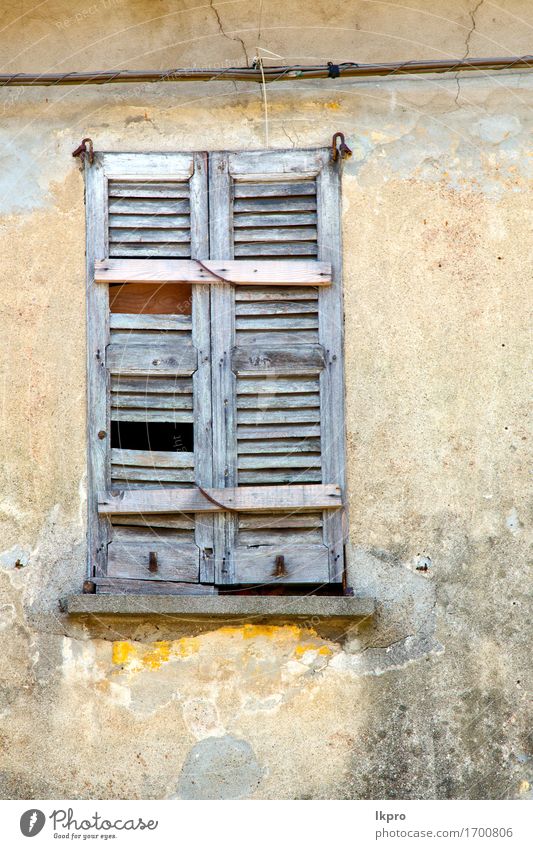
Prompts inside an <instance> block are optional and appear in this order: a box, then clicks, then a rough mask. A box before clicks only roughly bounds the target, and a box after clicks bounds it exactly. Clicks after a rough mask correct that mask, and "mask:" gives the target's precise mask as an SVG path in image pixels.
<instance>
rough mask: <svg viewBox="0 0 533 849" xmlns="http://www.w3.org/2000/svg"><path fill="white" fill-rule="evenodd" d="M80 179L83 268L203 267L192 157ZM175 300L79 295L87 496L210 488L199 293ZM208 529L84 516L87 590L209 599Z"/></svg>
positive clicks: (131, 291)
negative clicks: (168, 262) (126, 438)
mask: <svg viewBox="0 0 533 849" xmlns="http://www.w3.org/2000/svg"><path fill="white" fill-rule="evenodd" d="M87 180H88V182H87V195H88V208H90V209H91V210H92V211H93V212H94V211H95V210H96V211H98V209H99V208H100V209H101V210H102V211H103V214H101V215H98V214H97V215H94V216H93V217H92V218H91V220H90V221H89V231H90V232H89V234H88V244H90V245H91V246H92V252H93V255H92V256H88V262H89V268H91V266H92V265H94V260H98V259H104V258H106V257H111V258H113V259H131V258H133V259H137V258H142V259H145V260H151V259H160V258H171V259H188V258H195V257H204V258H205V257H208V212H207V163H206V157H205V155H204V154H161V155H147V154H146V155H145V154H132V155H128V154H101V155H99V156H98V158H97V161H96V163H95V164H94V165H93V166H92V167H91V168H90V169H88V174H87ZM182 289H183V287H182ZM117 290H118V291H117ZM167 290H168V291H167ZM179 291H180V290H179V289H178V290H176V288H175V287H174V289H173V288H172V287H169V286H168V285H167V284H165V283H164V282H163V281H162V282H161V284H158V283H157V282H156V283H154V284H152V289H151V290H148V289H147V288H146V287H144V288H141V289H140V290H139V289H138V288H137V289H136V287H135V284H118V285H117V284H116V285H115V286H114V287H113V286H111V287H110V288H109V289H108V287H107V286H102V285H101V284H98V283H96V284H94V283H93V284H92V285H91V286H90V293H89V329H90V334H89V347H90V351H89V354H90V356H91V357H92V358H93V359H95V360H96V364H97V367H96V369H93V370H92V371H93V376H92V379H91V386H90V398H89V414H90V417H89V430H90V433H89V437H90V444H91V460H90V477H91V480H90V488H89V489H90V492H91V494H93V493H95V492H98V491H109V490H110V491H114V490H119V491H122V492H124V491H132V490H150V491H153V490H154V489H156V490H160V489H166V488H171V487H180V488H190V487H193V486H194V484H195V483H199V484H200V485H203V486H210V485H211V483H212V478H211V475H212V471H211V405H210V338H209V291H208V290H207V289H206V288H205V287H192V290H191V294H190V297H189V298H188V300H187V298H185V300H184V299H183V293H182V295H181V301H180V299H179ZM136 299H137V302H139V303H140V304H141V306H140V307H139V303H136ZM139 299H140V300H139ZM117 303H118V304H119V307H118V311H117V307H116V304H117ZM114 305H115V306H114ZM139 425H140V428H141V430H140V431H139V430H138V426H139ZM182 426H185V427H182ZM132 427H133V428H136V427H137V430H136V431H134V432H135V433H139V432H141V433H143V432H144V431H145V432H146V434H147V440H148V445H146V446H143V448H142V449H139V448H135V447H134V448H132V447H126V448H124V447H122V440H121V437H122V436H123V434H124V433H127V432H128V431H127V428H132ZM157 428H163V431H161V430H160V431H158V430H157ZM173 428H174V429H173ZM158 432H159V433H161V432H163V433H165V434H166V435H167V441H168V440H169V438H170V437H169V434H170V435H171V434H172V433H177V434H178V436H176V437H172V439H173V443H172V444H170V445H168V446H167V447H168V448H169V449H170V450H156V449H159V444H158V445H157V446H156V445H154V440H153V437H152V436H151V435H153V434H157V433H158ZM182 432H186V433H187V439H185V440H184V439H183V437H182V436H179V434H180V433H182ZM117 435H118V436H117ZM115 437H116V438H117V439H118V443H119V444H118V446H117V445H114V446H113V445H112V439H113V438H115ZM180 440H181V443H180ZM92 497H94V496H93V495H92ZM212 524H213V522H212V518H211V517H209V516H196V515H195V514H194V513H180V512H172V513H171V512H169V513H168V514H158V515H157V516H146V515H144V514H143V512H142V511H140V510H136V511H133V512H132V513H131V514H126V513H122V514H116V515H110V516H109V517H107V518H106V517H104V518H102V517H100V518H98V517H97V518H93V519H92V521H91V528H90V531H91V553H92V563H93V569H94V580H95V581H96V583H97V589H98V591H104V592H105V591H117V589H118V590H123V591H128V590H130V591H131V590H139V589H142V591H143V592H147V591H148V592H149V591H158V592H160V591H162V590H164V591H169V592H173V591H174V592H175V591H183V590H186V591H188V592H199V591H209V589H208V588H207V587H206V588H205V589H204V588H202V587H201V586H200V585H199V582H200V581H202V582H205V583H209V582H211V583H212V581H213V568H212V560H211V558H210V556H209V555H210V552H211V549H212V547H213V540H212Z"/></svg>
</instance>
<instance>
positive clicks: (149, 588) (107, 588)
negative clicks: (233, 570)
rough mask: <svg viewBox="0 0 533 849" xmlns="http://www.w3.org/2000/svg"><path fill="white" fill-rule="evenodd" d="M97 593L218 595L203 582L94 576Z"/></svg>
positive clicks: (214, 589)
mask: <svg viewBox="0 0 533 849" xmlns="http://www.w3.org/2000/svg"><path fill="white" fill-rule="evenodd" d="M95 584H96V593H97V594H98V595H100V594H101V595H116V594H120V595H122V594H127V593H134V594H135V595H139V596H144V595H200V596H202V595H205V596H213V595H218V590H217V589H216V587H213V586H208V585H204V584H183V583H181V584H180V583H177V582H176V581H150V580H147V581H142V580H137V579H134V578H96V579H95Z"/></svg>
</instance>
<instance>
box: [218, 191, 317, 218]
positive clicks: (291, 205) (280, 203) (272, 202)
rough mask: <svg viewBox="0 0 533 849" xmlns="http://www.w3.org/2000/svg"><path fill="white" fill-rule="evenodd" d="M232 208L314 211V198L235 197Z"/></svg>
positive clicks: (266, 210) (240, 209)
mask: <svg viewBox="0 0 533 849" xmlns="http://www.w3.org/2000/svg"><path fill="white" fill-rule="evenodd" d="M233 210H234V212H235V213H238V212H248V213H250V212H256V213H265V212H266V213H268V212H276V213H278V214H279V213H280V212H307V211H309V212H316V198H315V197H313V196H312V195H309V196H308V197H301V196H295V197H285V198H278V197H276V198H236V199H235V202H234V205H233Z"/></svg>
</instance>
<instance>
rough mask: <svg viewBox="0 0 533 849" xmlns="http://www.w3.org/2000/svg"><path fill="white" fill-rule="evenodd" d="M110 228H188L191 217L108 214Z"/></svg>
mask: <svg viewBox="0 0 533 849" xmlns="http://www.w3.org/2000/svg"><path fill="white" fill-rule="evenodd" d="M309 223H312V222H309ZM108 224H109V227H111V228H117V227H119V228H121V229H122V228H124V229H127V230H131V229H132V228H135V229H144V228H145V227H147V228H149V229H153V228H154V227H155V226H157V229H158V230H166V229H170V230H175V229H180V230H181V229H185V230H189V228H190V226H191V218H190V216H189V215H161V216H156V215H142V214H141V215H124V214H122V213H119V214H117V215H110V216H109V221H108Z"/></svg>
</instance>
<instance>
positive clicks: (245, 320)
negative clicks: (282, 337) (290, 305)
mask: <svg viewBox="0 0 533 849" xmlns="http://www.w3.org/2000/svg"><path fill="white" fill-rule="evenodd" d="M235 329H236V330H284V331H285V332H287V333H290V332H291V331H294V330H318V316H316V317H315V316H301V315H292V314H289V313H288V314H287V315H281V316H279V315H274V316H272V315H253V316H240V315H239V316H237V318H236V320H235Z"/></svg>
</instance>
